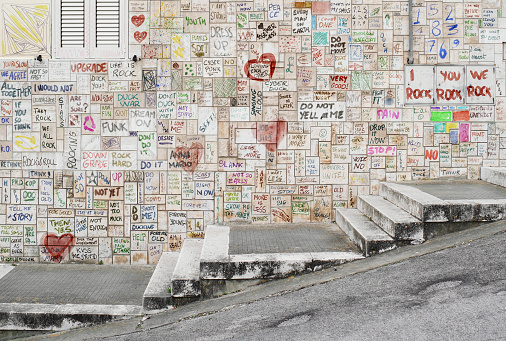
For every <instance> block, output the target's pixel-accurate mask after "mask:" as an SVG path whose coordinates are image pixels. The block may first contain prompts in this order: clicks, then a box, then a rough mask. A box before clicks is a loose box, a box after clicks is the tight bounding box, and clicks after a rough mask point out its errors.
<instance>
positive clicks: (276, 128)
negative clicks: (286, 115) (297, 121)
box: [256, 120, 288, 152]
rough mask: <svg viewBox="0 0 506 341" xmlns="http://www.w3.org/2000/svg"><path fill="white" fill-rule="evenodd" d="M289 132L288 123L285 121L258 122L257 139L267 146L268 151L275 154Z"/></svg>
mask: <svg viewBox="0 0 506 341" xmlns="http://www.w3.org/2000/svg"><path fill="white" fill-rule="evenodd" d="M287 131H288V123H287V122H286V121H284V120H279V121H277V122H257V125H256V139H257V141H258V142H260V143H262V144H264V145H265V148H267V150H268V151H271V152H275V151H276V150H277V149H278V146H279V144H280V143H281V141H282V140H283V139H284V138H285V136H286V133H287Z"/></svg>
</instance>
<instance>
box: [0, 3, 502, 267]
mask: <svg viewBox="0 0 506 341" xmlns="http://www.w3.org/2000/svg"><path fill="white" fill-rule="evenodd" d="M38 4H39V5H37V6H39V7H37V6H36V4H34V3H33V2H32V3H30V2H28V3H27V4H26V5H23V6H21V7H22V10H23V11H25V12H24V13H25V16H29V15H30V13H31V15H34V14H33V13H35V12H34V11H36V13H38V14H39V16H38V17H39V18H40V17H43V18H44V20H41V19H40V20H39V21H35V22H34V23H33V22H32V24H28V22H29V21H27V22H26V25H27V26H26V27H25V28H26V29H27V30H26V31H27V32H29V33H30V34H31V35H28V36H25V35H23V34H21V33H19V32H18V30H15V29H12V28H10V27H11V26H9V25H8V24H9V20H10V19H9V18H11V19H12V17H9V15H12V13H13V12H12V11H13V9H12V8H11V7H12V6H10V5H9V6H3V7H2V11H3V18H4V19H3V20H4V21H3V25H4V26H5V27H6V28H8V29H6V30H5V32H3V33H2V43H3V45H2V46H3V49H2V59H0V78H1V79H0V82H1V90H0V91H1V92H0V99H1V108H0V120H1V121H0V191H1V192H0V194H1V200H0V257H1V260H2V261H5V262H57V263H59V262H91V263H98V262H103V263H117V264H125V263H131V264H141V263H156V262H157V260H158V258H159V257H160V255H161V253H162V251H177V250H179V248H180V247H181V244H182V242H183V240H184V239H185V238H202V237H203V236H204V234H205V226H206V225H209V224H215V223H218V224H227V223H230V222H248V223H254V224H269V223H290V222H293V223H297V222H329V221H331V219H332V209H333V208H335V207H354V206H355V203H356V197H357V195H360V194H377V193H378V185H379V183H380V182H381V181H404V180H420V179H429V178H438V177H446V176H463V177H467V178H469V179H477V178H479V176H480V167H481V166H502V165H503V163H504V162H505V161H504V160H506V155H505V151H506V140H505V137H506V115H505V111H504V103H505V98H506V97H505V91H506V89H505V73H504V61H503V45H502V42H503V41H505V40H506V20H505V18H503V17H502V13H503V12H504V11H503V7H502V4H501V2H500V1H494V0H492V1H482V2H447V1H445V2H441V1H427V2H425V1H419V0H414V2H413V31H414V32H413V40H412V43H413V49H414V53H413V58H414V65H406V61H407V59H408V57H409V54H408V49H409V43H410V40H409V35H408V34H409V16H408V13H409V12H408V2H407V1H402V2H400V1H379V0H375V1H366V0H363V1H354V2H350V1H346V0H344V1H330V2H329V1H314V2H292V1H284V2H283V1H227V2H209V1H205V0H182V1H129V2H125V3H122V4H123V5H124V6H127V7H128V11H126V10H125V13H128V18H126V19H127V20H125V25H128V29H126V30H125V37H124V40H125V41H127V42H128V44H126V43H125V46H124V50H123V51H125V52H124V55H125V59H117V58H114V59H113V58H111V59H107V58H105V59H104V58H102V59H92V58H91V59H78V58H74V59H69V58H68V57H69V56H68V55H64V57H65V58H58V57H59V56H60V57H61V56H63V55H62V54H61V53H60V54H59V52H58V51H57V49H56V48H55V39H53V41H51V35H50V28H51V25H50V24H51V17H52V16H54V15H55V13H52V11H51V8H53V6H52V5H53V4H51V3H49V2H46V4H47V5H46V7H44V5H40V4H41V2H38ZM41 6H42V7H41ZM18 7H19V6H18ZM21 7H20V8H21ZM18 10H19V8H18ZM37 11H38V12H37ZM124 19H125V18H124ZM18 22H19V21H18ZM53 26H54V25H53ZM54 28H55V27H53V29H54ZM21 31H22V32H24V31H23V30H21ZM127 35H128V37H126V36H127ZM23 42H28V43H26V44H23ZM56 43H57V42H56ZM50 51H52V52H53V53H54V55H52V58H49V52H50ZM38 54H41V55H42V56H43V60H42V62H39V61H36V60H33V57H35V56H36V55H38ZM102 55H103V54H102ZM133 55H136V56H138V57H139V58H141V60H140V61H136V62H134V61H132V60H131V58H132V56H133ZM91 57H93V53H91ZM20 58H23V59H20Z"/></svg>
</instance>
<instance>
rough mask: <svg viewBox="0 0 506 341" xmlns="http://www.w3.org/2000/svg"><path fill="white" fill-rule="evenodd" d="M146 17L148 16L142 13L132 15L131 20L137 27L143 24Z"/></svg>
mask: <svg viewBox="0 0 506 341" xmlns="http://www.w3.org/2000/svg"><path fill="white" fill-rule="evenodd" d="M145 19H146V17H145V16H144V14H141V15H139V16H137V15H134V16H132V19H130V20H132V24H134V25H135V26H136V27H139V26H141V25H142V23H143V22H144V20H145Z"/></svg>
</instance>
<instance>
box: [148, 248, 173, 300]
mask: <svg viewBox="0 0 506 341" xmlns="http://www.w3.org/2000/svg"><path fill="white" fill-rule="evenodd" d="M178 258H179V252H164V253H162V256H161V257H160V260H159V261H158V264H157V265H156V268H155V271H154V272H153V275H151V279H150V280H149V283H148V286H147V287H146V290H145V291H144V295H143V297H142V307H143V309H144V310H158V309H164V308H167V307H168V306H169V305H171V304H172V300H171V298H172V295H171V290H172V288H171V284H172V275H173V273H174V269H175V268H176V264H177V259H178Z"/></svg>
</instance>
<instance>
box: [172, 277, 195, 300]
mask: <svg viewBox="0 0 506 341" xmlns="http://www.w3.org/2000/svg"><path fill="white" fill-rule="evenodd" d="M197 296H200V281H196V280H178V279H173V280H172V297H197Z"/></svg>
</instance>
